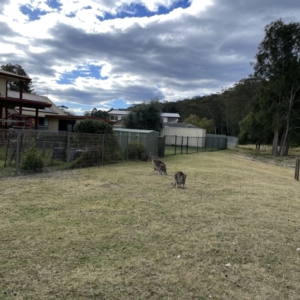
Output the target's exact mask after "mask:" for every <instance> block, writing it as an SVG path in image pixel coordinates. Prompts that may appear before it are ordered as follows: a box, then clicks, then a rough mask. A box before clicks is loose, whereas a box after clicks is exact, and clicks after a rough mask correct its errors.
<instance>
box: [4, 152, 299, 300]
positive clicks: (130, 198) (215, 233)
mask: <svg viewBox="0 0 300 300" xmlns="http://www.w3.org/2000/svg"><path fill="white" fill-rule="evenodd" d="M163 161H164V162H165V163H166V165H167V171H168V173H169V175H172V174H174V173H175V172H177V171H179V170H181V171H183V172H185V173H186V174H187V180H186V188H185V189H176V188H173V187H172V185H171V182H172V176H159V175H156V174H155V172H154V171H153V168H152V165H151V163H150V162H129V163H121V164H115V165H110V166H104V167H99V168H89V169H79V170H72V171H62V172H54V173H50V174H41V175H37V176H28V177H21V178H11V179H7V180H2V181H1V187H0V226H1V228H0V257H1V259H0V299H280V300H281V299H299V297H300V296H299V295H300V183H299V182H297V181H295V180H294V179H293V178H294V169H293V168H291V167H286V166H278V165H273V164H268V163H266V162H265V161H258V160H255V159H254V158H253V159H252V158H251V157H248V156H245V155H242V154H241V153H240V152H237V151H231V150H225V151H216V152H203V153H199V154H191V155H176V156H168V157H166V158H165V159H164V160H163ZM297 249H298V250H297Z"/></svg>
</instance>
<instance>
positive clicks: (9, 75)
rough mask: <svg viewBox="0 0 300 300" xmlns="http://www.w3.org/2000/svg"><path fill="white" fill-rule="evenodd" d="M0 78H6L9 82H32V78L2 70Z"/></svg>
mask: <svg viewBox="0 0 300 300" xmlns="http://www.w3.org/2000/svg"><path fill="white" fill-rule="evenodd" d="M0 76H3V77H5V78H6V80H7V81H19V80H23V81H31V78H29V77H27V76H22V75H19V74H15V73H12V72H8V71H5V70H2V69H0Z"/></svg>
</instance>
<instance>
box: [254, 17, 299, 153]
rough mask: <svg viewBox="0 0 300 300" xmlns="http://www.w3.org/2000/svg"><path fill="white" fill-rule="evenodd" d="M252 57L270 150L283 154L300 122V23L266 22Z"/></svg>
mask: <svg viewBox="0 0 300 300" xmlns="http://www.w3.org/2000/svg"><path fill="white" fill-rule="evenodd" d="M255 58H256V62H254V63H253V66H254V71H255V72H254V75H255V76H256V77H258V78H260V79H261V80H262V89H261V92H260V97H259V105H260V109H261V110H262V111H263V112H265V117H266V118H267V117H268V116H269V117H271V118H270V119H269V122H270V124H271V127H272V130H273V147H272V154H273V155H274V156H277V155H280V156H284V155H287V154H288V148H289V142H290V137H291V133H292V131H293V129H295V128H296V127H297V126H298V125H299V124H298V123H299V111H300V107H299V96H300V93H299V92H300V23H294V22H292V23H289V24H284V23H283V21H282V20H281V19H280V20H278V21H275V22H272V23H270V24H269V25H267V26H266V27H265V37H264V39H263V41H262V42H261V43H260V44H259V47H258V53H257V54H256V57H255ZM278 148H279V149H278Z"/></svg>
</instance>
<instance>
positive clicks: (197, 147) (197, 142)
mask: <svg viewBox="0 0 300 300" xmlns="http://www.w3.org/2000/svg"><path fill="white" fill-rule="evenodd" d="M198 147H199V136H198V138H197V153H198Z"/></svg>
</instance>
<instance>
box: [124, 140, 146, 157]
mask: <svg viewBox="0 0 300 300" xmlns="http://www.w3.org/2000/svg"><path fill="white" fill-rule="evenodd" d="M145 150H146V148H145V146H144V145H143V144H141V143H139V142H129V143H128V159H137V160H141V159H142V158H143V157H144V156H145Z"/></svg>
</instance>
